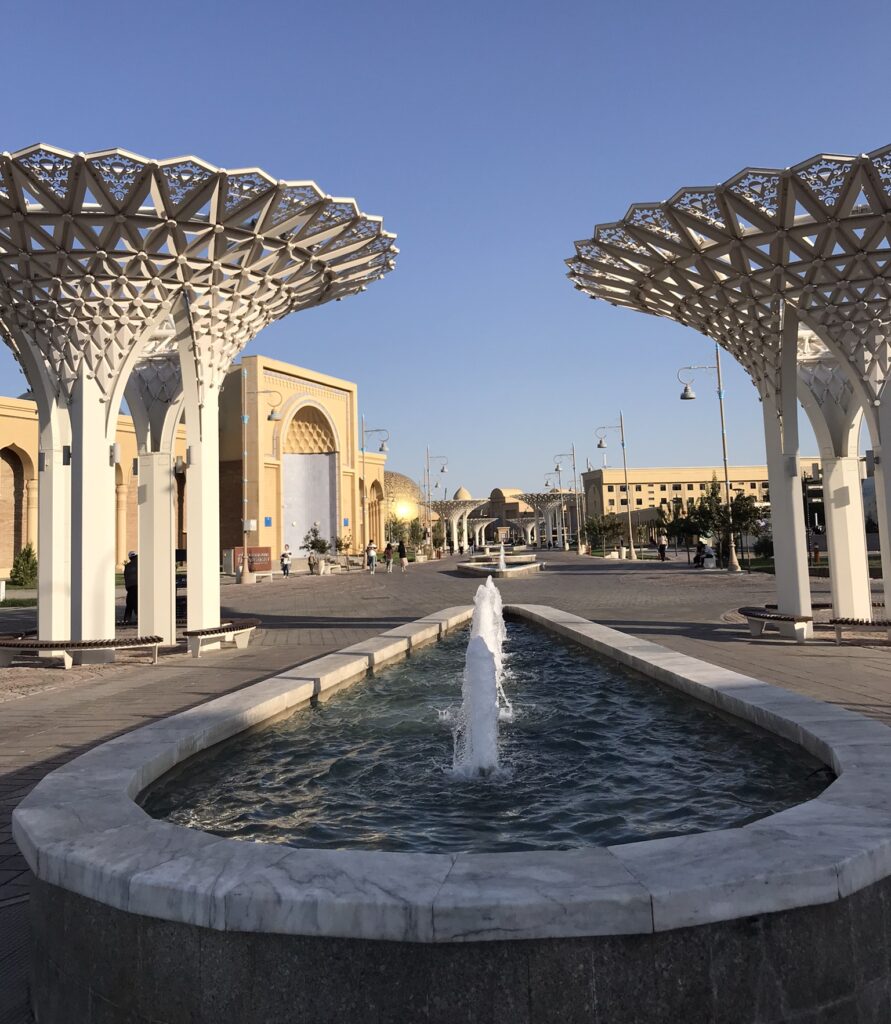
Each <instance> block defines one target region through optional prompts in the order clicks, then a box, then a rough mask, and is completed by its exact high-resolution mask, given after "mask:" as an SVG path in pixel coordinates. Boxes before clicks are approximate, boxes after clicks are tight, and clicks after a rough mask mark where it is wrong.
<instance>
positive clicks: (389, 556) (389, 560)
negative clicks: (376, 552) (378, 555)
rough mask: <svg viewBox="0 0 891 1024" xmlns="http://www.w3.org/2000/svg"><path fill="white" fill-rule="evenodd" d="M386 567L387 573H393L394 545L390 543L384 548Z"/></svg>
mask: <svg viewBox="0 0 891 1024" xmlns="http://www.w3.org/2000/svg"><path fill="white" fill-rule="evenodd" d="M384 565H385V566H386V567H387V572H392V571H393V545H392V544H390V543H389V542H388V543H387V546H386V547H385V548H384Z"/></svg>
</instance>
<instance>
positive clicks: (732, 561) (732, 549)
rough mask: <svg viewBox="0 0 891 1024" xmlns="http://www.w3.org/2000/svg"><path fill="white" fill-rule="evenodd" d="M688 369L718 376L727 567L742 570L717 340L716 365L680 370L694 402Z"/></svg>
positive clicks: (684, 399)
mask: <svg viewBox="0 0 891 1024" xmlns="http://www.w3.org/2000/svg"><path fill="white" fill-rule="evenodd" d="M686 370H714V371H715V373H716V374H717V377H718V409H719V410H720V413H721V450H722V453H723V457H724V496H725V499H726V501H727V526H728V533H729V534H730V543H729V546H728V547H729V550H728V552H727V569H728V571H729V572H741V571H742V570H741V569H740V567H739V560H738V559H737V557H736V542H735V540H734V538H733V500H732V498H731V495H730V468H729V466H728V463H727V425H726V421H725V419H724V383H723V379H722V377H721V349H720V346H719V345H718V343H717V342H715V365H714V366H682V367H681V368H680V370H678V380H679V381H680V382H681V384H683V385H684V390H683V391H682V392H681V401H682V402H692V401H693V400H694V399H695V398H696V392H695V391H694V390H693V388H692V387H691V384H692V383H693V378H692V377H691V378H690V380H684V378H683V377H682V376H681V374H682V373H683V372H684V371H686Z"/></svg>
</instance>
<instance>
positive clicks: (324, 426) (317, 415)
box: [281, 402, 340, 550]
mask: <svg viewBox="0 0 891 1024" xmlns="http://www.w3.org/2000/svg"><path fill="white" fill-rule="evenodd" d="M339 447H340V446H339V444H338V439H337V432H336V430H335V427H334V424H333V422H332V420H331V418H330V417H329V416H328V414H327V413H326V412H325V410H324V409H323V408H322V407H321V406H320V405H317V404H316V403H314V402H306V403H304V404H302V405H300V406H298V408H297V409H296V410H295V411H294V413H293V415H292V416H291V418H290V420H289V421H288V422H287V424H286V425H285V426H284V428H283V429H282V434H281V462H282V522H283V523H284V524H285V527H284V537H285V543H287V544H290V545H291V547H292V548H293V549H295V550H296V549H298V548H299V547H300V545H301V543H302V542H303V538H304V536H305V535H306V534H307V533H308V532H309V530H310V529H311V528H312V526H313V525H314V524H315V523H318V524H319V533H320V534H321V535H322V537H324V538H325V540H327V541H329V542H330V543H331V544H332V546H333V544H334V539H335V538H336V537H337V524H338V497H339V495H338V481H339V479H340V454H339Z"/></svg>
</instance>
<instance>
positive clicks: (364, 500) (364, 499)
mask: <svg viewBox="0 0 891 1024" xmlns="http://www.w3.org/2000/svg"><path fill="white" fill-rule="evenodd" d="M369 434H384V435H385V436H384V439H383V440H382V441H381V443H380V445H379V447H378V451H379V452H388V451H389V450H390V449H389V448H388V447H387V441H389V440H390V431H389V430H384V428H383V427H375V428H373V429H372V428H369V427H366V426H365V417H364V416H363V417H362V495H361V496H362V550H363V551H364V550H365V549H366V548H367V547H368V515H367V512H368V475H367V474H366V472H365V439H366V438H367V437H368V435H369Z"/></svg>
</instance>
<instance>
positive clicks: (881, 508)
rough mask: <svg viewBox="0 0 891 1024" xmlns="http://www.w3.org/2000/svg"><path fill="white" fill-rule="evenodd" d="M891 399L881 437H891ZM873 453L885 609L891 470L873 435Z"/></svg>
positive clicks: (890, 598) (883, 412) (890, 580)
mask: <svg viewBox="0 0 891 1024" xmlns="http://www.w3.org/2000/svg"><path fill="white" fill-rule="evenodd" d="M889 405H891V399H888V400H886V401H885V402H883V403H882V404H881V405H880V406H879V407H878V409H877V410H876V412H877V419H878V433H879V437H880V438H882V439H884V438H885V437H891V409H889V408H888V406H889ZM888 452H889V454H888V456H887V457H888V458H891V445H889V446H888ZM873 454H874V456H875V487H876V514H877V515H878V519H879V545H880V547H881V555H882V589H883V591H884V595H885V610H886V612H887V610H888V608H891V603H889V602H891V472H889V467H887V466H886V465H885V458H886V455H885V450H884V445H882V444H877V443H876V438H875V437H873Z"/></svg>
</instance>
